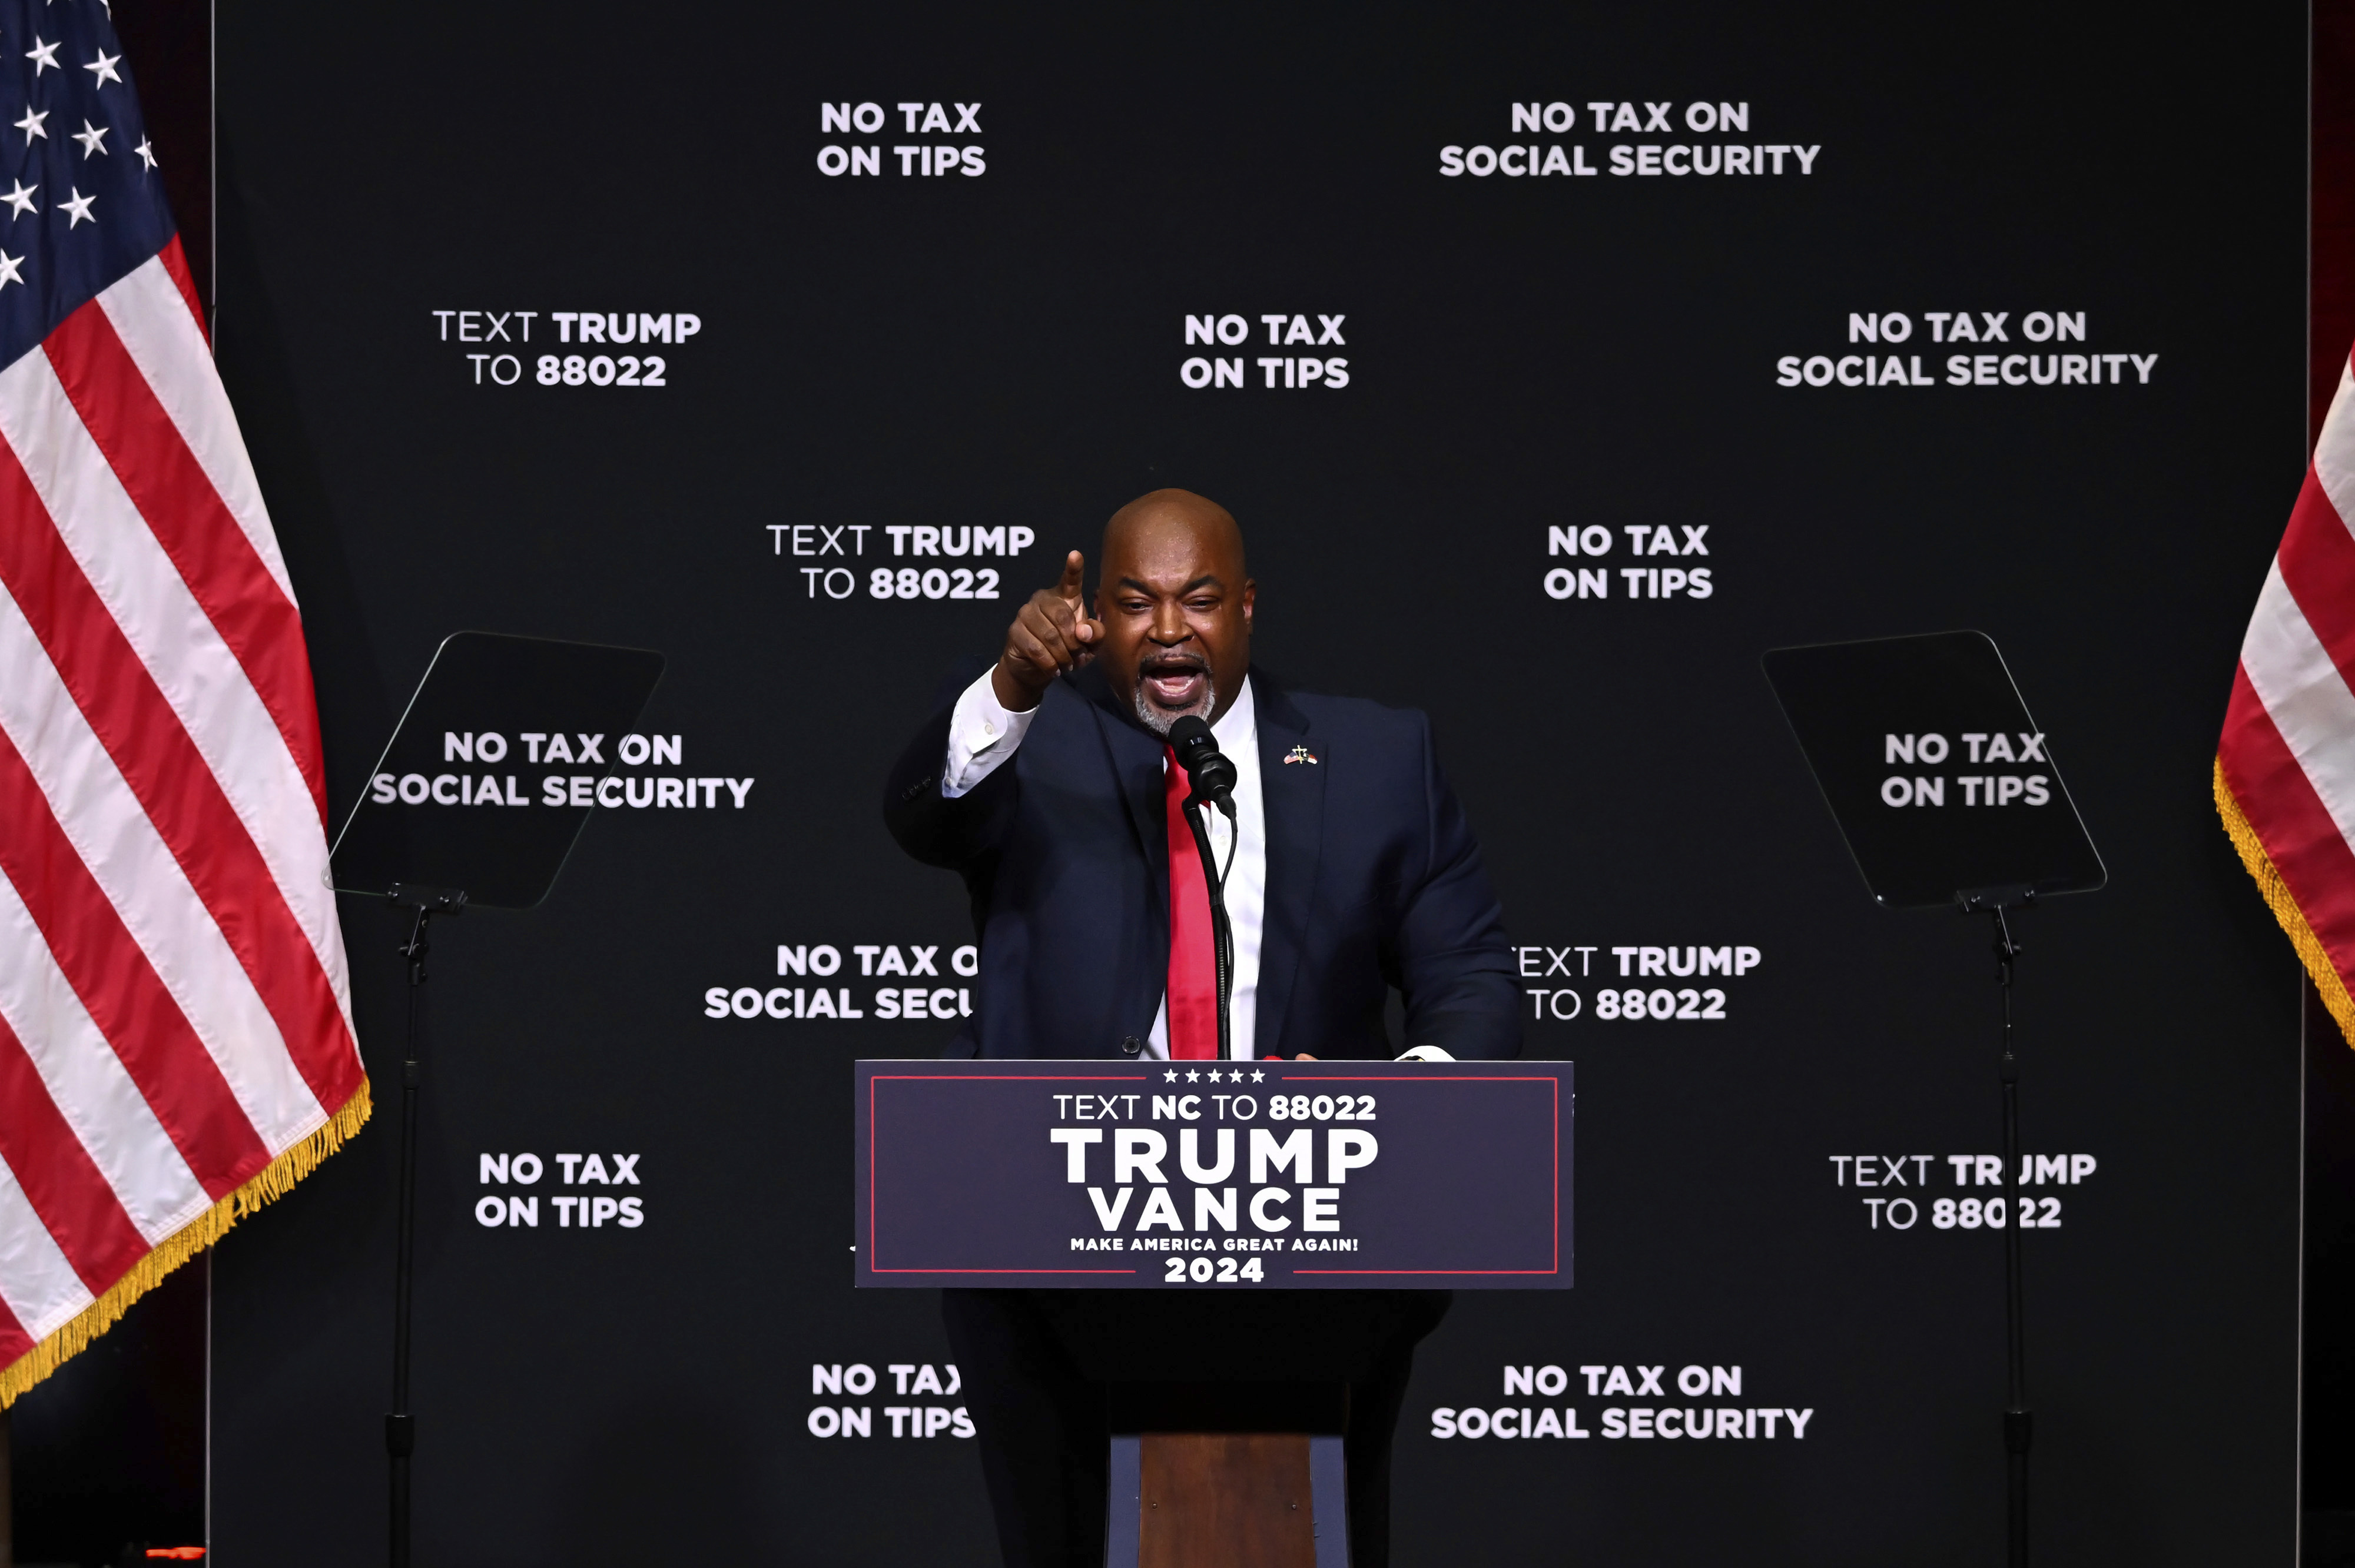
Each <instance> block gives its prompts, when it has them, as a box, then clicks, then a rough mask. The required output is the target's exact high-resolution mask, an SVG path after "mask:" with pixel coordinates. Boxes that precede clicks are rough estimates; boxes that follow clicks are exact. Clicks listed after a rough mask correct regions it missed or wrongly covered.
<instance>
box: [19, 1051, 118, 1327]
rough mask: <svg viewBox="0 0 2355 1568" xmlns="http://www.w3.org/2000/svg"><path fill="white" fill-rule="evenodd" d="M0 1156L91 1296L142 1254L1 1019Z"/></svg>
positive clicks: (104, 1185) (109, 1191)
mask: <svg viewBox="0 0 2355 1568" xmlns="http://www.w3.org/2000/svg"><path fill="white" fill-rule="evenodd" d="M0 1106H5V1107H8V1113H7V1114H6V1115H5V1116H0V1160H6V1161H7V1162H8V1168H9V1169H10V1170H12V1171H15V1172H16V1180H17V1181H18V1182H19V1184H21V1185H22V1186H23V1188H24V1189H25V1197H26V1201H27V1202H30V1203H31V1204H32V1206H33V1212H34V1213H36V1214H37V1215H39V1216H40V1221H41V1224H43V1225H45V1226H47V1227H48V1233H49V1237H50V1239H51V1240H52V1241H55V1242H56V1243H57V1244H58V1250H59V1251H60V1252H62V1253H64V1254H65V1255H66V1261H67V1262H68V1263H69V1264H70V1265H72V1266H73V1271H74V1275H75V1277H78V1278H79V1279H80V1281H81V1282H82V1284H83V1285H85V1286H87V1287H89V1289H90V1292H91V1295H93V1296H98V1295H103V1294H104V1293H105V1291H106V1289H107V1287H109V1286H111V1285H112V1284H113V1283H114V1282H115V1281H116V1280H118V1279H120V1278H122V1277H123V1276H124V1275H126V1274H128V1273H130V1272H131V1267H132V1266H133V1264H135V1263H137V1262H138V1261H139V1260H140V1258H141V1257H142V1256H144V1255H145V1254H146V1251H147V1248H148V1245H149V1244H148V1241H147V1238H146V1237H145V1236H143V1235H141V1234H139V1227H138V1226H136V1225H134V1224H132V1223H131V1216H130V1215H129V1214H127V1213H123V1205H122V1203H120V1202H117V1201H116V1199H115V1196H114V1190H113V1189H112V1187H110V1186H108V1185H107V1181H106V1178H105V1177H103V1176H101V1175H100V1174H99V1171H98V1166H97V1165H96V1164H95V1163H94V1162H92V1160H91V1157H90V1152H89V1150H85V1149H84V1148H82V1146H81V1140H80V1139H78V1138H76V1137H75V1136H74V1132H73V1129H72V1128H69V1127H68V1126H67V1125H66V1118H64V1117H62V1116H60V1115H59V1114H58V1107H57V1102H56V1101H54V1100H52V1099H51V1098H49V1091H48V1086H46V1085H44V1084H43V1083H42V1082H41V1075H40V1074H39V1073H38V1072H37V1071H36V1070H35V1069H34V1066H33V1058H32V1057H31V1056H30V1055H29V1054H27V1053H26V1050H25V1045H24V1042H22V1041H20V1040H19V1039H17V1038H16V1031H14V1030H12V1029H10V1028H9V1027H8V1025H7V1022H6V1021H5V1020H0Z"/></svg>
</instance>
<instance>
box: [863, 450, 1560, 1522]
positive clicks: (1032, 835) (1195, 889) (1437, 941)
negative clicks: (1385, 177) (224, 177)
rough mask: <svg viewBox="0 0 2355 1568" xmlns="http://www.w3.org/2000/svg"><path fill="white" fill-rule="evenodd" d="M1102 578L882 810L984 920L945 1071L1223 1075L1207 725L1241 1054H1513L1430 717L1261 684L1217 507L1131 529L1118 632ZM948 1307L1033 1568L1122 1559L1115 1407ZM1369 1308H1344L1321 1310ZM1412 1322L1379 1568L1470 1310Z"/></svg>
mask: <svg viewBox="0 0 2355 1568" xmlns="http://www.w3.org/2000/svg"><path fill="white" fill-rule="evenodd" d="M1083 574H1084V561H1083V559H1082V556H1081V554H1080V552H1078V551H1076V550H1075V551H1072V552H1071V555H1070V556H1069V557H1068V558H1067V559H1066V561H1065V564H1064V570H1063V575H1062V578H1061V580H1060V582H1059V583H1057V584H1056V585H1055V586H1054V587H1053V588H1046V589H1042V590H1041V591H1039V592H1038V593H1036V594H1034V595H1032V596H1031V598H1030V600H1029V602H1028V603H1027V604H1025V605H1024V606H1023V607H1022V608H1021V609H1020V610H1019V611H1018V613H1017V615H1016V616H1015V620H1014V624H1013V625H1012V626H1011V627H1010V628H1009V629H1008V630H1007V635H1006V641H1005V645H1004V647H1003V649H1002V650H1001V651H1000V652H999V654H998V657H997V662H996V663H995V664H994V665H992V666H991V667H990V668H989V670H988V671H987V672H986V673H983V674H982V675H981V676H980V677H979V678H977V679H976V680H975V681H974V682H973V683H972V684H970V685H968V686H966V687H965V688H964V690H963V691H962V693H960V694H956V695H955V696H954V699H953V700H952V701H950V702H948V703H946V704H945V705H943V706H942V707H941V709H940V710H939V711H938V712H937V713H935V714H934V715H932V717H931V719H929V720H928V721H927V722H926V723H925V725H924V726H923V727H922V729H921V730H920V731H918V733H917V735H916V737H915V739H914V740H913V741H912V742H911V744H910V746H909V747H908V749H907V750H906V752H905V753H903V754H902V755H901V757H900V760H899V763H898V765H897V766H896V767H895V768H893V769H892V772H891V776H890V782H889V784H888V785H887V787H886V789H885V795H884V816H885V820H886V821H887V822H888V823H889V825H890V829H891V832H892V835H893V836H894V837H895V838H897V839H898V840H899V842H900V845H901V847H903V848H904V849H906V850H907V852H908V853H910V854H911V855H913V856H914V857H915V858H916V859H918V860H920V861H922V862H923V863H926V864H929V865H937V866H943V867H946V868H949V869H952V870H954V871H957V872H959V873H961V874H963V875H964V880H965V885H966V888H967V890H968V892H969V893H970V895H971V897H972V900H973V911H974V921H975V926H976V927H977V928H978V931H979V935H980V946H981V956H980V961H981V968H980V972H979V974H978V976H977V977H976V982H975V983H976V989H975V998H974V1012H973V1016H972V1017H971V1018H970V1019H968V1020H967V1021H965V1022H964V1024H963V1026H962V1027H961V1028H960V1030H959V1032H958V1034H957V1036H956V1038H955V1039H954V1042H953V1043H952V1044H951V1045H950V1048H949V1052H948V1054H951V1055H957V1056H974V1055H978V1056H985V1057H986V1056H1007V1057H1060V1058H1069V1057H1091V1056H1096V1057H1113V1058H1115V1059H1117V1058H1120V1057H1122V1056H1123V1055H1124V1054H1125V1055H1128V1056H1135V1055H1137V1054H1146V1055H1151V1056H1155V1057H1162V1056H1167V1057H1170V1058H1172V1059H1177V1060H1193V1059H1198V1058H1199V1059H1211V1058H1215V1057H1217V1055H1218V1054H1219V1044H1218V1039H1219V1037H1218V991H1217V979H1216V968H1215V958H1214V951H1215V946H1214V939H1213V936H1212V928H1211V918H1210V913H1209V895H1208V878H1207V876H1206V874H1205V872H1204V869H1203V866H1202V863H1201V857H1200V853H1199V849H1198V847H1197V842H1196V840H1195V837H1194V834H1193V832H1192V830H1191V828H1190V827H1189V826H1188V823H1187V822H1186V821H1185V818H1184V813H1183V810H1182V802H1183V801H1184V800H1186V798H1187V795H1188V780H1187V778H1186V775H1185V772H1184V771H1183V769H1181V768H1179V767H1177V762H1176V754H1175V753H1174V752H1173V751H1172V750H1171V748H1170V746H1169V742H1168V738H1167V737H1168V736H1169V732H1170V729H1171V727H1172V726H1174V725H1176V724H1177V721H1178V720H1180V719H1181V718H1185V717H1187V716H1188V715H1193V716H1198V717H1200V718H1202V719H1204V720H1207V721H1208V722H1209V726H1210V733H1211V736H1212V738H1213V739H1214V740H1215V742H1216V744H1217V747H1218V748H1219V750H1220V751H1221V752H1222V753H1223V754H1224V755H1225V756H1226V757H1227V758H1229V759H1230V760H1231V762H1232V763H1233V764H1234V773H1235V778H1234V788H1233V803H1234V806H1235V812H1234V820H1233V822H1232V825H1231V826H1230V825H1229V824H1228V823H1227V822H1226V821H1223V820H1215V826H1214V829H1213V832H1212V834H1211V842H1212V849H1213V853H1216V854H1218V855H1219V856H1220V860H1221V861H1222V862H1226V861H1227V860H1228V857H1229V856H1231V863H1229V864H1228V869H1227V871H1226V881H1225V890H1226V900H1225V902H1226V907H1227V913H1228V917H1229V920H1230V923H1231V934H1232V953H1233V971H1232V983H1231V1007H1230V1019H1229V1024H1230V1029H1229V1033H1230V1040H1231V1049H1232V1054H1233V1055H1234V1056H1235V1057H1236V1058H1244V1057H1253V1056H1261V1057H1266V1056H1278V1055H1295V1054H1297V1055H1314V1056H1320V1057H1360V1058H1363V1057H1388V1056H1391V1054H1394V1047H1393V1046H1392V1044H1391V1042H1390V1040H1389V1038H1388V1036H1387V1033H1386V1028H1385V1024H1384V1021H1383V1011H1384V1003H1385V1001H1386V1000H1387V997H1388V992H1389V990H1390V988H1391V987H1393V986H1394V987H1396V988H1397V989H1398V991H1399V992H1400V994H1401V998H1402V1000H1403V1001H1404V1004H1405V1014H1406V1041H1405V1043H1406V1044H1408V1045H1409V1046H1410V1047H1414V1048H1417V1050H1416V1053H1415V1054H1430V1055H1434V1056H1439V1055H1444V1056H1452V1057H1458V1058H1464V1057H1497V1056H1510V1055H1513V1054H1517V1052H1518V1049H1519V1043H1520V1025H1519V1015H1518V1007H1517V1002H1518V992H1517V991H1516V990H1515V980H1514V971H1513V965H1512V959H1511V954H1510V951H1509V949H1508V946H1507V944H1506V940H1505V934H1504V925H1503V914H1502V911H1501V910H1500V909H1499V907H1498V906H1497V895H1496V893H1495V892H1494V890H1493V889H1491V887H1490V886H1489V885H1488V878H1487V873H1486V872H1485V871H1484V870H1483V869H1482V866H1481V863H1480V852H1479V848H1478V845H1477V844H1476V843H1475V842H1474V841H1473V837H1472V832H1471V829H1470V827H1469V826H1468V824H1467V823H1466V822H1465V819H1464V813H1463V810H1462V809H1461V808H1460V807H1459V806H1458V805H1457V804H1456V801H1455V795H1454V794H1453V793H1452V792H1451V791H1450V790H1449V789H1448V788H1447V785H1446V782H1445V780H1444V779H1443V778H1442V777H1441V775H1440V771H1439V765H1438V762H1437V759H1436V758H1435V757H1434V756H1433V747H1432V738H1431V726H1430V723H1429V721H1428V720H1427V719H1425V718H1424V717H1423V715H1421V714H1419V713H1413V712H1409V711H1405V710H1401V709H1395V708H1384V707H1380V706H1378V705H1375V704H1373V703H1370V702H1366V701H1363V700H1359V699H1356V698H1344V697H1320V696H1310V695H1307V694H1299V693H1292V692H1287V691H1285V690H1284V689H1283V688H1282V687H1280V686H1279V685H1277V684H1276V683H1275V682H1274V681H1273V679H1272V678H1271V677H1270V676H1269V675H1268V674H1267V673H1266V672H1264V671H1261V670H1254V669H1253V668H1252V663H1251V632H1252V610H1253V605H1254V600H1255V599H1256V594H1257V587H1256V585H1255V584H1254V583H1253V582H1252V579H1251V577H1249V576H1248V574H1247V572H1246V570H1245V567H1244V559H1243V541H1242V535H1241V530H1240V529H1238V528H1237V527H1236V525H1235V520H1234V519H1233V518H1232V517H1231V516H1230V515H1229V514H1227V512H1226V510H1225V509H1224V508H1222V507H1220V506H1219V505H1217V504H1215V503H1212V502H1209V501H1208V500H1205V499H1204V498H1203V497H1201V496H1199V495H1195V494H1192V493H1188V492H1186V491H1182V490H1161V491H1156V492H1154V493H1151V494H1149V495H1146V496H1143V497H1140V498H1139V499H1137V500H1135V501H1133V502H1131V503H1128V504H1127V505H1126V506H1124V507H1122V508H1121V509H1120V510H1119V511H1118V512H1116V513H1114V514H1113V517H1112V520H1111V522H1109V523H1108V524H1106V525H1105V527H1104V535H1103V551H1102V556H1101V581H1100V583H1099V586H1098V588H1097V595H1096V601H1095V605H1094V610H1095V613H1094V614H1093V615H1091V614H1090V613H1089V606H1088V604H1087V602H1086V600H1085V599H1084V597H1083V592H1082V581H1083ZM1205 814H1206V815H1209V813H1205ZM1229 834H1231V835H1232V836H1231V838H1230V837H1229ZM975 1179H976V1180H983V1181H986V1179H987V1173H986V1172H982V1171H976V1172H975ZM1041 1294H1046V1295H1066V1296H1067V1295H1071V1294H1074V1293H1071V1292H1056V1293H1041ZM1369 1294H1372V1293H1369ZM1364 1299H1365V1298H1364V1297H1342V1296H1339V1295H1337V1293H1335V1294H1323V1293H1320V1299H1319V1300H1318V1302H1317V1303H1316V1310H1320V1311H1321V1310H1327V1308H1328V1304H1329V1310H1330V1311H1332V1312H1334V1313H1339V1312H1342V1311H1346V1310H1348V1308H1349V1304H1350V1303H1351V1302H1352V1301H1363V1300H1364ZM1404 1299H1406V1300H1407V1301H1409V1302H1411V1303H1415V1304H1418V1305H1417V1309H1416V1310H1414V1311H1410V1312H1406V1313H1403V1314H1401V1313H1400V1312H1399V1311H1398V1309H1397V1305H1396V1304H1397V1301H1398V1300H1399V1298H1398V1297H1396V1295H1395V1294H1392V1295H1391V1297H1390V1298H1389V1305H1390V1308H1391V1316H1393V1317H1397V1318H1400V1319H1401V1321H1402V1322H1404V1323H1407V1324H1408V1326H1407V1327H1405V1328H1404V1329H1402V1330H1401V1332H1399V1333H1398V1334H1396V1335H1395V1336H1394V1339H1395V1341H1396V1342H1395V1343H1394V1344H1392V1345H1391V1347H1390V1348H1389V1349H1388V1350H1387V1351H1385V1353H1384V1354H1383V1355H1381V1356H1380V1358H1378V1370H1377V1372H1376V1373H1375V1375H1373V1376H1372V1377H1370V1378H1369V1379H1367V1380H1364V1381H1361V1382H1359V1383H1354V1384H1353V1385H1352V1388H1351V1403H1350V1408H1351V1414H1350V1420H1349V1430H1348V1434H1347V1436H1348V1448H1347V1452H1348V1468H1349V1478H1350V1487H1349V1491H1350V1505H1349V1512H1350V1534H1351V1547H1352V1556H1353V1558H1354V1560H1355V1562H1356V1563H1357V1564H1358V1565H1359V1568H1379V1565H1380V1564H1381V1563H1383V1562H1385V1561H1386V1559H1387V1547H1388V1540H1387V1537H1388V1515H1389V1457H1390V1456H1389V1450H1390V1436H1391V1428H1392V1427H1393V1426H1394V1425H1395V1424H1396V1421H1397V1415H1398V1409H1399V1404H1400V1402H1401V1399H1402V1398H1403V1397H1404V1394H1405V1388H1406V1377H1407V1372H1408V1370H1409V1366H1410V1361H1411V1358H1412V1350H1413V1343H1414V1340H1416V1339H1419V1338H1421V1337H1422V1335H1423V1333H1426V1332H1428V1331H1429V1330H1430V1329H1431V1328H1432V1327H1433V1326H1434V1325H1435V1324H1436V1323H1437V1321H1438V1318H1439V1315H1440V1314H1441V1313H1442V1312H1444V1310H1445V1302H1446V1298H1445V1297H1444V1295H1439V1294H1436V1293H1434V1294H1433V1295H1431V1296H1429V1297H1424V1296H1423V1295H1422V1294H1421V1293H1417V1294H1416V1295H1414V1296H1412V1297H1408V1298H1404ZM1188 1300H1189V1301H1190V1302H1192V1303H1194V1304H1196V1305H1199V1306H1204V1307H1207V1306H1208V1303H1205V1302H1203V1301H1202V1300H1201V1298H1199V1297H1195V1296H1189V1298H1188ZM1139 1305H1140V1306H1142V1305H1143V1304H1142V1303H1140V1304H1139ZM943 1313H944V1316H945V1318H946V1319H947V1324H948V1330H949V1338H950V1340H951V1343H952V1344H953V1345H954V1348H955V1351H956V1353H957V1360H958V1364H959V1365H960V1367H961V1368H963V1369H964V1373H965V1376H966V1379H967V1382H968V1383H969V1385H970V1386H971V1391H972V1392H971V1394H970V1398H971V1399H972V1401H973V1403H974V1404H975V1414H976V1416H977V1417H978V1418H979V1419H978V1421H977V1423H976V1425H977V1426H978V1429H979V1431H978V1436H979V1440H980V1443H981V1447H982V1463H983V1470H984V1473H985V1475H986V1478H987V1479H988V1483H989V1490H990V1498H991V1502H992V1505H993V1507H994V1509H995V1510H996V1516H997V1521H998V1534H999V1539H1000V1542H1001V1544H1002V1545H1003V1547H1004V1549H1005V1553H1006V1559H1007V1563H1009V1564H1021V1565H1027V1564H1034V1563H1035V1564H1047V1563H1054V1564H1058V1565H1060V1564H1063V1563H1090V1562H1095V1561H1100V1560H1101V1556H1102V1553H1103V1527H1104V1488H1105V1431H1104V1425H1103V1422H1104V1414H1103V1410H1104V1406H1103V1388H1102V1386H1101V1385H1099V1384H1096V1383H1091V1382H1090V1381H1088V1380H1087V1379H1086V1378H1085V1377H1083V1376H1082V1375H1081V1374H1080V1372H1078V1370H1077V1369H1076V1367H1074V1366H1073V1365H1072V1364H1071V1359H1070V1357H1069V1356H1068V1355H1067V1354H1066V1353H1064V1351H1063V1349H1062V1347H1061V1346H1060V1344H1059V1343H1058V1341H1057V1340H1056V1336H1055V1334H1054V1332H1053V1330H1052V1326H1051V1325H1050V1322H1049V1319H1048V1312H1047V1311H1046V1310H1042V1309H1041V1304H1040V1302H1039V1301H1038V1300H1037V1299H1035V1298H1034V1296H1033V1293H1029V1292H1018V1291H983V1290H950V1291H945V1292H943ZM1310 1320H1313V1319H1310Z"/></svg>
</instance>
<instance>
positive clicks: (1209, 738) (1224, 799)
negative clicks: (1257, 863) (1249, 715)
mask: <svg viewBox="0 0 2355 1568" xmlns="http://www.w3.org/2000/svg"><path fill="white" fill-rule="evenodd" d="M1169 745H1170V747H1172V748H1173V749H1174V750H1176V752H1177V765H1178V766H1179V767H1181V768H1184V769H1185V770H1186V777H1187V779H1188V780H1190V781H1191V782H1192V784H1193V786H1194V793H1193V796H1192V798H1191V799H1190V800H1188V802H1187V804H1188V805H1191V804H1192V803H1193V801H1195V800H1208V801H1209V802H1210V803H1211V804H1212V805H1214V806H1216V807H1218V809H1219V810H1221V811H1223V812H1225V813H1226V818H1227V821H1234V820H1235V778H1236V774H1235V765H1234V764H1233V763H1232V762H1231V761H1229V760H1228V759H1227V756H1226V754H1225V753H1224V752H1222V751H1220V749H1219V741H1218V737H1217V736H1214V735H1212V734H1211V733H1210V726H1209V725H1207V724H1205V723H1203V722H1202V721H1201V720H1200V719H1199V718H1198V717H1196V716H1195V715H1192V714H1188V715H1186V716H1185V717H1184V718H1181V719H1179V720H1178V721H1177V723H1176V724H1173V725H1171V726H1169Z"/></svg>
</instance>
